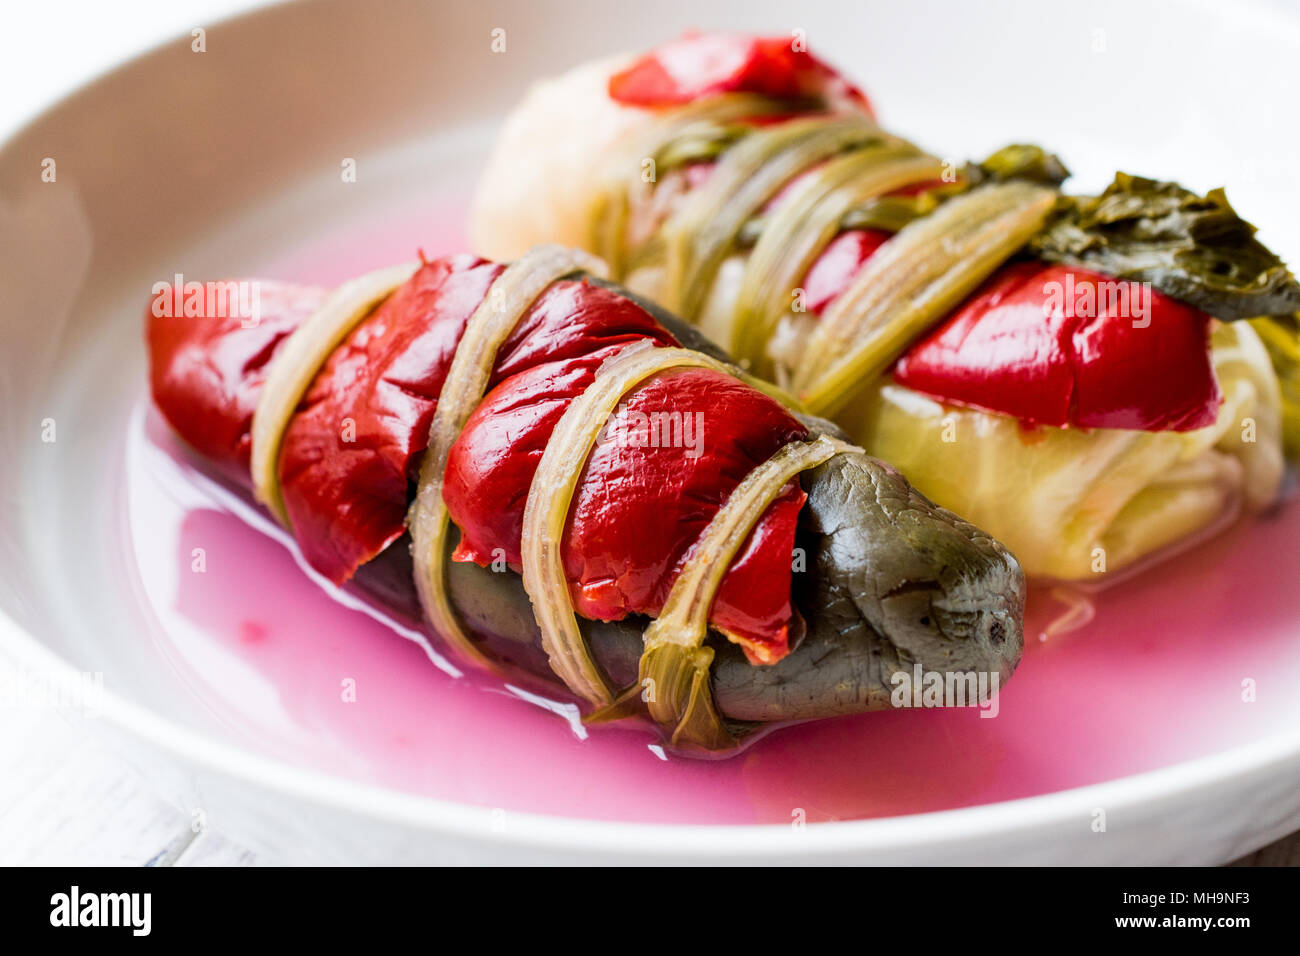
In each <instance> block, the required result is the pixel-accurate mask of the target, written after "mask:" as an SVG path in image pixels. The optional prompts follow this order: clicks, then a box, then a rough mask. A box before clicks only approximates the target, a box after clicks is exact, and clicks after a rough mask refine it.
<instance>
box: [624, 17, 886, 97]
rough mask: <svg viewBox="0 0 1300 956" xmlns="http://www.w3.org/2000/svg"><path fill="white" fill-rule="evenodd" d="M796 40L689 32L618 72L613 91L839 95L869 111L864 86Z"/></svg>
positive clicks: (640, 94) (638, 94) (663, 94)
mask: <svg viewBox="0 0 1300 956" xmlns="http://www.w3.org/2000/svg"><path fill="white" fill-rule="evenodd" d="M797 46H798V43H797V41H796V39H795V37H794V36H793V35H792V36H785V37H753V36H745V35H742V34H702V35H701V34H688V35H686V36H684V37H682V38H681V39H680V40H674V41H673V42H671V43H665V44H664V45H663V46H660V47H657V48H656V49H654V50H651V51H650V52H649V53H647V54H645V55H644V56H642V57H640V58H639V59H638V60H637V61H636V62H635V63H633V64H632V65H631V66H629V67H627V69H625V70H622V71H621V72H619V73H616V74H614V76H612V77H611V78H610V81H609V95H610V97H611V98H613V99H614V100H616V101H618V102H620V103H624V104H626V105H628V106H644V107H660V106H674V105H679V104H682V103H689V102H691V101H693V100H695V99H698V98H699V97H701V96H708V95H711V94H717V93H757V94H759V95H762V96H768V97H772V98H773V99H790V100H794V99H801V98H804V97H814V96H815V97H826V98H830V99H833V98H837V97H838V98H842V99H845V100H852V101H853V102H855V103H856V104H857V105H858V106H859V108H861V109H864V110H865V111H866V112H867V113H871V104H870V103H869V102H868V101H867V98H866V96H865V95H863V93H862V91H861V90H859V89H857V87H855V86H853V85H852V84H850V83H849V82H848V81H847V80H845V79H844V78H843V77H842V76H840V75H839V73H837V72H836V71H835V70H834V69H832V68H831V67H829V66H827V65H826V64H825V63H823V62H822V61H821V60H819V59H817V58H816V57H815V56H813V55H812V54H811V53H809V52H807V51H806V50H803V49H797Z"/></svg>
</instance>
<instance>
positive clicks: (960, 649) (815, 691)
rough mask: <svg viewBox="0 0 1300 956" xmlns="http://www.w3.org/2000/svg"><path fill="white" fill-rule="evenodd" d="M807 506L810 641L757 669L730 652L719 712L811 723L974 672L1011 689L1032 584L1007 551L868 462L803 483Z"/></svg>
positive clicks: (803, 606)
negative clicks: (932, 677) (915, 678)
mask: <svg viewBox="0 0 1300 956" xmlns="http://www.w3.org/2000/svg"><path fill="white" fill-rule="evenodd" d="M803 486H804V490H805V491H806V492H807V493H808V501H807V503H806V504H805V505H804V507H803V511H802V512H801V513H800V519H799V520H800V538H799V546H800V547H803V548H805V549H806V552H807V558H808V565H807V567H808V570H807V572H805V573H804V574H796V575H795V601H796V604H797V606H798V607H799V609H800V611H801V613H802V614H803V617H804V621H805V623H806V626H807V632H806V634H805V636H804V638H803V641H802V642H801V643H800V644H799V646H798V647H797V648H795V650H794V651H792V652H791V653H790V654H789V655H788V656H787V657H786V658H785V659H783V660H781V661H779V662H777V663H776V664H773V665H770V666H767V667H754V666H751V665H750V664H749V663H748V661H746V660H745V656H744V654H743V653H741V652H740V650H739V649H738V648H735V647H734V646H727V647H726V648H725V649H722V648H720V649H719V655H718V657H717V658H716V662H715V664H714V687H713V693H714V698H715V700H716V701H717V704H718V706H719V708H720V709H721V710H722V711H723V713H724V714H726V715H727V716H728V717H729V718H731V719H733V720H739V721H763V722H768V721H783V720H806V719H811V718H818V717H833V716H837V715H842V714H853V713H860V712H862V711H867V710H881V709H885V708H888V707H890V706H891V704H890V694H891V693H892V691H893V690H894V684H893V682H892V680H891V678H892V676H893V675H894V674H895V673H896V672H898V671H900V670H902V671H907V672H909V673H910V672H911V671H912V669H913V667H914V666H915V665H916V664H920V665H921V668H922V670H924V671H936V672H940V673H943V674H947V673H953V672H975V673H988V674H994V673H996V674H997V675H998V679H999V681H1003V680H1006V679H1007V678H1009V677H1010V676H1011V674H1012V672H1013V671H1014V670H1015V668H1016V664H1017V663H1019V660H1020V654H1021V652H1022V651H1023V649H1024V628H1023V614H1024V604H1025V578H1024V574H1023V572H1022V571H1021V569H1020V565H1019V563H1018V562H1017V561H1016V559H1015V557H1014V556H1013V555H1012V554H1011V552H1010V551H1008V550H1007V549H1006V548H1004V547H1003V546H1002V545H1001V544H999V543H998V542H997V541H995V540H993V539H992V538H990V537H989V536H988V535H986V534H984V533H983V532H982V531H980V530H979V529H977V528H976V527H974V526H973V525H971V524H969V523H967V522H965V521H963V520H961V519H960V518H958V517H957V516H956V515H954V514H953V513H952V512H950V511H946V510H945V509H943V508H940V507H939V506H937V505H935V504H934V503H933V502H931V501H930V500H929V499H928V498H926V497H925V496H924V495H922V494H921V493H920V492H919V491H917V490H916V489H915V488H913V487H912V486H911V485H910V484H908V483H907V480H906V479H905V478H903V476H902V475H900V474H899V473H898V472H897V471H896V470H894V469H893V468H891V467H890V466H889V465H886V464H884V463H883V462H881V461H878V460H877V459H874V458H872V457H870V456H869V455H866V454H861V453H855V454H840V455H836V456H835V457H834V458H832V459H831V460H830V461H828V462H826V464H824V465H821V466H820V467H818V468H816V469H814V470H812V471H810V472H808V473H807V474H805V475H804V476H803Z"/></svg>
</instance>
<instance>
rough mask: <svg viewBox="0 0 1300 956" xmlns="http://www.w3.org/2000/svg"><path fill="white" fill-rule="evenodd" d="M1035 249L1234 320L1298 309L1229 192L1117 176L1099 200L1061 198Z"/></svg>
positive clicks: (1291, 284) (1275, 262) (1278, 265)
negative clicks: (1197, 190) (1146, 284)
mask: <svg viewBox="0 0 1300 956" xmlns="http://www.w3.org/2000/svg"><path fill="white" fill-rule="evenodd" d="M1029 252H1030V253H1031V254H1033V255H1035V256H1038V257H1039V258H1042V259H1046V260H1049V261H1052V262H1063V263H1069V264H1072V265H1077V266H1081V267H1083V268H1088V269H1095V270H1097V271H1098V272H1104V273H1106V274H1107V275H1111V276H1115V277H1116V278H1121V279H1133V280H1136V281H1140V282H1150V283H1151V285H1152V286H1154V287H1155V288H1156V289H1158V290H1159V291H1161V292H1163V293H1164V294H1165V295H1168V296H1170V297H1172V298H1175V299H1178V300H1180V301H1182V302H1186V303H1187V304H1189V305H1192V306H1195V307H1196V308H1198V309H1201V310H1202V311H1204V312H1207V313H1209V314H1210V315H1213V316H1215V317H1216V318H1219V319H1224V320H1227V321H1232V320H1236V319H1249V318H1254V317H1256V316H1268V315H1287V314H1291V313H1294V312H1296V311H1297V310H1300V284H1297V282H1296V279H1295V277H1294V276H1293V275H1292V274H1291V272H1290V271H1289V270H1288V269H1287V267H1286V265H1285V264H1284V263H1283V262H1282V260H1281V259H1279V258H1278V257H1277V256H1275V255H1274V254H1273V253H1272V252H1270V251H1269V250H1268V249H1267V248H1266V247H1265V246H1264V245H1263V244H1262V243H1260V242H1259V241H1258V240H1257V239H1255V227H1254V226H1252V225H1251V224H1250V223H1248V222H1246V221H1245V220H1244V219H1242V218H1241V217H1240V216H1238V215H1237V213H1236V211H1235V210H1234V209H1233V208H1232V206H1231V205H1229V203H1228V199H1227V197H1226V196H1225V195H1224V192H1223V190H1222V189H1215V190H1213V191H1211V192H1210V193H1209V194H1208V195H1206V196H1198V195H1196V194H1195V193H1193V192H1190V191H1189V190H1186V189H1183V188H1182V187H1181V186H1179V185H1177V184H1176V183H1167V182H1158V181H1156V180H1153V179H1143V178H1142V177H1140V176H1130V175H1128V174H1127V173H1118V174H1116V176H1115V181H1114V182H1112V183H1111V184H1110V185H1109V186H1108V187H1106V190H1105V192H1103V193H1102V194H1101V195H1100V196H1071V197H1063V198H1062V200H1061V202H1060V203H1059V204H1058V210H1057V216H1056V218H1055V219H1054V220H1053V221H1052V222H1051V223H1050V224H1049V225H1048V227H1047V228H1046V229H1044V230H1043V231H1042V233H1040V234H1039V235H1038V236H1036V237H1035V238H1034V239H1033V240H1032V241H1031V242H1030V244H1029Z"/></svg>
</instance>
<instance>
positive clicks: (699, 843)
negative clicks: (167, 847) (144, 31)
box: [0, 0, 1300, 862]
mask: <svg viewBox="0 0 1300 956" xmlns="http://www.w3.org/2000/svg"><path fill="white" fill-rule="evenodd" d="M295 5H297V4H292V3H290V0H264V2H262V3H260V4H259V5H257V6H255V7H252V8H246V9H243V10H240V11H238V12H236V13H233V14H230V15H227V16H223V17H218V18H214V19H213V20H211V21H210V23H209V28H211V27H216V26H228V25H235V24H239V23H241V21H248V20H253V19H256V18H259V17H261V16H263V15H265V14H267V13H268V12H270V11H272V10H275V9H276V8H284V7H289V6H295ZM1193 5H1196V4H1193ZM297 6H300V7H307V6H310V4H301V5H297ZM1234 9H1235V10H1236V11H1237V12H1239V13H1241V14H1245V15H1249V16H1251V17H1253V18H1256V19H1261V20H1265V21H1271V22H1272V23H1275V24H1278V25H1279V26H1282V27H1284V28H1285V29H1287V30H1289V31H1293V32H1294V31H1295V30H1296V29H1297V28H1300V10H1296V9H1291V8H1287V7H1284V6H1281V5H1279V4H1274V3H1268V2H1263V0H1238V3H1237V4H1234ZM182 36H184V34H183V33H178V34H176V35H174V36H172V37H170V38H166V39H162V40H159V41H157V42H153V43H150V44H149V45H147V46H145V47H143V48H140V49H138V50H132V51H131V52H129V53H128V54H127V55H125V56H124V57H123V58H121V59H119V60H117V61H116V62H115V63H113V64H112V65H110V66H108V67H107V68H105V69H104V70H102V71H100V72H99V73H97V74H95V75H94V76H93V77H91V78H89V79H88V80H86V81H85V82H84V83H81V84H80V85H78V86H76V87H74V88H72V89H70V90H67V91H64V92H62V93H61V94H59V95H58V96H56V97H54V98H52V99H51V100H50V101H48V102H46V103H44V104H42V105H38V106H36V107H35V108H34V110H29V111H28V112H27V113H26V114H24V115H20V116H19V117H18V118H17V119H16V120H15V121H13V122H11V123H10V124H9V125H7V126H5V127H0V152H3V151H5V150H7V149H9V148H10V146H11V145H12V144H13V143H14V142H16V141H17V140H19V139H21V138H22V137H23V136H25V135H26V134H27V133H28V132H29V131H30V130H31V129H32V128H34V127H36V126H37V125H38V124H40V123H42V122H44V121H45V120H46V119H47V118H48V117H50V116H51V115H52V114H53V113H55V112H57V111H59V110H60V109H62V108H63V107H64V106H66V105H68V104H69V103H71V102H73V101H75V100H76V99H78V98H80V97H82V96H85V95H87V94H88V93H90V92H91V91H92V90H93V89H94V88H95V87H97V86H99V85H100V84H102V83H104V82H106V81H108V80H110V79H111V78H112V77H114V76H116V75H117V74H119V73H121V72H124V71H127V70H131V69H135V68H137V67H139V66H141V65H142V64H143V63H144V61H146V60H148V59H150V58H152V57H154V56H156V55H159V54H161V53H162V52H163V51H164V50H166V48H167V47H169V46H170V45H171V44H173V43H175V42H177V41H178V40H179V39H180V38H181V37H182ZM0 652H5V653H7V654H8V655H9V657H10V659H11V660H12V661H13V662H14V663H16V664H17V665H18V666H19V667H20V668H21V667H23V666H28V667H32V668H34V669H39V670H40V671H41V672H43V673H44V674H46V675H47V676H49V677H51V678H56V679H57V678H62V679H68V678H72V677H73V676H75V675H77V674H79V673H81V672H80V671H79V670H78V669H77V668H76V666H75V665H74V664H73V663H72V662H71V661H69V660H68V659H67V658H65V657H64V656H63V655H62V654H60V653H58V652H56V651H54V650H52V649H51V648H50V647H48V646H47V645H46V644H45V643H44V642H42V641H41V640H40V639H39V638H38V637H37V636H36V635H35V634H33V633H31V632H30V631H29V630H28V629H27V628H25V627H24V626H22V625H21V624H19V623H18V622H17V621H15V620H14V619H13V617H12V616H11V615H10V614H9V613H8V611H7V610H5V609H3V608H0ZM52 709H53V708H52ZM96 711H97V713H96V715H95V718H94V719H96V720H104V721H105V722H106V723H108V724H112V725H114V726H116V727H117V728H119V729H120V730H122V731H124V732H126V733H127V734H129V735H131V736H132V737H135V738H138V739H139V740H141V741H143V742H145V743H147V744H149V745H150V746H152V747H153V748H155V749H156V750H157V751H161V752H163V753H165V754H167V755H168V756H169V757H170V758H171V759H173V760H175V761H176V762H178V763H179V764H181V765H186V764H191V765H195V766H198V767H202V768H204V769H206V770H209V771H211V772H214V773H217V774H220V775H221V776H223V777H226V778H228V779H232V780H236V781H242V782H244V783H248V784H251V785H253V786H255V787H260V788H263V789H265V790H268V791H272V792H274V793H276V794H278V795H280V796H283V797H290V798H293V799H296V800H301V801H304V802H306V803H309V804H314V805H318V806H322V807H325V808H328V809H333V810H337V811H342V812H344V813H349V814H355V815H359V816H362V817H366V818H370V819H374V820H377V821H380V822H384V823H388V824H392V825H397V826H404V827H414V828H417V829H419V830H421V831H423V832H425V833H428V834H430V835H441V836H446V837H451V838H460V839H466V838H472V839H474V840H476V841H478V842H480V843H486V844H495V845H499V846H502V847H526V848H531V849H536V850H543V851H578V852H588V853H598V854H601V855H604V854H609V853H611V852H613V853H624V854H635V855H636V856H639V857H642V858H658V859H662V860H669V859H671V858H673V857H677V856H680V855H681V854H683V853H686V854H690V855H692V856H699V855H708V856H713V857H719V858H725V859H728V860H733V861H741V862H743V861H745V860H746V859H750V858H760V857H761V858H765V859H773V858H776V859H780V858H787V859H793V858H806V857H808V856H809V855H810V854H811V855H815V856H822V857H827V858H830V857H845V856H850V857H855V858H861V857H863V856H865V855H868V854H870V853H872V852H883V851H888V850H906V849H919V848H922V847H927V846H928V847H939V846H942V845H945V844H951V843H959V842H961V841H962V840H971V839H973V838H982V839H988V838H994V837H998V836H1009V835H1012V834H1016V833H1025V832H1029V831H1033V830H1042V829H1055V828H1058V827H1059V826H1061V825H1062V824H1064V823H1067V822H1069V821H1070V820H1074V821H1076V822H1080V821H1085V820H1087V819H1088V814H1090V813H1091V811H1092V810H1093V808H1095V807H1105V808H1106V811H1107V813H1108V814H1116V813H1117V812H1123V811H1125V810H1134V809H1141V808H1144V807H1150V806H1152V805H1156V804H1158V803H1160V802H1161V801H1168V800H1171V799H1177V798H1187V797H1189V796H1191V795H1193V794H1195V793H1196V792H1197V791H1200V790H1204V789H1208V788H1210V787H1212V786H1214V785H1219V786H1242V785H1244V784H1246V783H1247V782H1248V781H1249V780H1250V779H1251V777H1252V776H1264V775H1267V776H1268V777H1272V776H1274V775H1278V774H1280V773H1282V772H1283V771H1285V770H1286V769H1287V768H1289V767H1291V768H1293V769H1296V770H1300V727H1297V728H1295V729H1294V730H1293V731H1291V732H1287V731H1282V732H1279V733H1275V734H1270V735H1269V736H1267V737H1264V738H1261V739H1258V740H1254V741H1251V742H1250V743H1247V744H1244V745H1240V746H1235V747H1231V748H1229V749H1227V750H1222V751H1219V752H1216V753H1212V754H1206V755H1202V756H1199V757H1194V758H1191V759H1188V760H1181V761H1178V762H1176V763H1173V764H1169V765H1168V766H1164V767H1158V768H1155V769H1152V770H1145V771H1141V772H1139V773H1133V774H1127V775H1124V776H1121V777H1116V778H1113V779H1111V780H1105V781H1102V782H1099V783H1093V784H1086V785H1083V786H1078V787H1070V788H1066V789H1063V790H1055V791H1050V792H1048V793H1043V794H1037V795H1034V796H1030V797H1020V798H1016V799H1013V800H1001V801H993V802H988V803H979V804H974V805H971V806H966V807H958V808H954V809H947V810H935V811H924V812H919V813H909V814H898V815H890V816H881V817H872V818H868V819H860V820H834V821H825V822H817V823H810V824H807V825H806V826H804V827H802V828H801V829H802V832H801V834H800V836H799V837H798V838H797V839H791V836H790V830H791V827H790V825H789V824H785V823H761V824H754V823H738V824H695V823H654V822H643V821H641V822H633V821H616V820H599V819H591V818H587V817H580V816H573V817H567V816H560V815H556V814H540V813H533V812H529V811H515V810H512V811H510V812H509V815H510V820H511V824H510V826H509V828H508V829H506V830H504V831H503V830H500V829H499V827H497V826H494V824H495V823H496V820H497V818H496V816H495V814H494V811H493V809H492V808H489V807H486V806H479V805H475V804H469V803H461V802H458V801H451V800H444V799H441V798H437V797H430V796H422V795H419V794H413V793H405V792H402V791H400V790H397V789H394V788H391V787H385V786H381V785H377V784H371V783H366V782H364V781H359V780H351V779H348V778H346V777H342V776H339V775H337V774H334V773H330V772H328V771H323V770H317V769H312V768H309V767H302V766H295V765H294V764H291V763H289V762H287V761H284V760H280V759H277V758H275V757H272V756H270V755H267V754H263V753H259V752H258V751H256V750H253V749H250V748H247V747H245V746H242V745H240V744H237V743H231V742H226V741H222V740H219V739H217V738H216V737H215V736H213V735H212V734H210V733H207V732H205V731H202V730H198V729H196V728H191V727H187V726H185V725H183V724H182V723H180V722H179V721H176V720H174V719H173V718H170V717H168V716H166V715H164V714H162V713H160V712H158V711H155V710H154V709H152V708H150V707H148V706H147V705H145V704H140V703H136V702H135V701H132V700H131V699H129V698H128V697H126V696H123V695H121V694H118V693H117V692H115V691H113V690H111V689H109V688H104V690H103V691H102V694H101V695H98V696H97V707H96ZM87 719H90V718H87ZM1293 809H1294V810H1295V811H1297V812H1300V800H1297V802H1296V806H1295V807H1294V808H1293Z"/></svg>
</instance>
